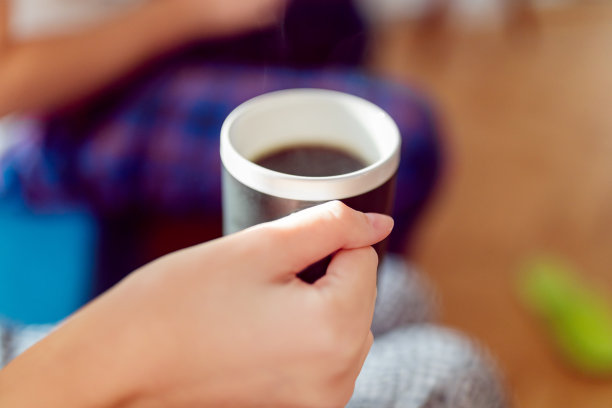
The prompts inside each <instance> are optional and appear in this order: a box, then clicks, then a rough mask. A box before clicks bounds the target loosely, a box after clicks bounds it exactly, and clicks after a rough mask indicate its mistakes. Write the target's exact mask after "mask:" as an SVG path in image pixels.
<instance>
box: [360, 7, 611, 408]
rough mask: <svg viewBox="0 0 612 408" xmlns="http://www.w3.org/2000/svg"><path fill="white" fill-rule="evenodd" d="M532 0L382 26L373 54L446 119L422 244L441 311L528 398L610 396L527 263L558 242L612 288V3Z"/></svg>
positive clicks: (597, 401)
mask: <svg viewBox="0 0 612 408" xmlns="http://www.w3.org/2000/svg"><path fill="white" fill-rule="evenodd" d="M522 6H525V8H522V9H521V10H516V12H515V13H514V14H512V15H506V16H507V17H508V18H507V19H506V20H505V21H503V22H501V21H497V22H496V23H495V24H493V25H490V26H488V27H483V26H482V25H480V26H478V27H477V26H476V25H472V24H471V23H470V24H467V25H466V24H464V22H465V21H460V22H458V23H459V24H457V21H455V24H453V25H448V24H441V23H439V22H438V21H437V20H436V22H435V23H425V24H422V25H421V24H414V23H410V22H407V21H397V22H396V23H395V24H391V25H388V26H386V27H379V29H378V30H377V37H376V38H377V40H376V41H375V43H374V44H375V46H374V47H373V48H372V54H371V59H370V63H371V66H372V68H373V69H374V70H375V71H376V72H379V73H381V74H383V75H388V76H391V77H394V78H399V79H400V80H403V81H408V82H410V83H413V84H416V85H417V86H418V87H419V88H421V89H423V90H425V91H426V92H427V93H428V94H429V95H430V97H431V98H432V99H433V100H434V101H435V103H436V106H437V108H438V112H439V114H440V116H441V118H442V120H443V127H444V132H443V134H444V141H445V151H446V154H447V155H448V163H447V166H448V167H447V169H446V170H447V171H446V172H445V177H444V181H443V183H442V185H441V186H440V187H439V189H438V190H437V193H436V195H435V199H434V200H433V203H432V204H431V206H430V207H429V208H428V209H427V210H426V215H425V216H424V217H423V218H422V219H421V221H420V224H419V227H418V232H417V234H416V238H415V239H414V241H413V242H414V247H413V248H412V251H413V254H414V257H415V258H416V260H417V262H418V264H419V265H420V266H421V267H422V268H423V270H424V271H425V272H426V274H427V275H428V276H429V277H431V279H433V281H434V282H435V286H436V288H437V289H438V290H439V292H440V302H441V305H442V308H441V309H442V316H443V321H444V322H445V323H447V324H449V325H451V326H453V327H458V328H461V329H462V330H464V331H466V332H468V333H470V334H471V335H473V336H475V337H476V338H477V339H479V340H480V341H482V342H484V343H485V344H486V345H487V346H488V347H489V348H490V350H491V351H492V353H493V354H494V355H495V357H496V358H497V359H498V361H499V364H500V366H501V368H502V371H503V373H504V375H505V377H506V380H507V382H508V386H509V388H510V391H511V393H512V396H513V398H514V401H515V403H516V406H520V407H530V408H532V407H533V408H535V407H607V406H610V405H611V404H612V382H610V381H609V380H608V381H606V380H602V379H593V378H591V377H589V376H588V375H583V374H581V373H580V372H579V371H577V370H575V369H574V368H573V367H572V366H571V365H568V364H567V362H566V360H564V359H563V358H562V357H561V356H560V354H558V353H557V352H556V348H555V347H554V345H553V341H552V339H551V338H550V337H549V336H548V332H547V331H546V329H545V328H544V327H545V326H543V325H542V324H541V321H540V320H538V319H537V318H535V317H534V315H532V314H531V313H529V312H528V311H527V309H526V308H525V307H523V306H524V305H523V304H522V302H521V301H520V300H519V297H518V296H517V294H518V291H517V277H518V274H519V273H520V270H521V267H522V265H523V264H524V263H525V262H526V261H527V260H528V259H530V258H531V257H533V256H539V255H542V254H545V255H549V254H550V255H554V256H557V257H560V258H561V259H564V260H565V261H566V262H569V263H571V264H572V265H573V267H574V268H575V269H576V271H577V273H579V274H580V276H582V277H583V278H584V279H585V280H587V281H588V282H590V284H591V285H594V286H596V287H598V288H600V289H601V290H602V291H603V292H604V293H605V294H606V296H607V298H608V299H610V298H612V269H611V268H612V251H611V248H612V206H611V203H612V179H611V177H612V168H610V165H611V164H610V163H612V161H611V160H610V156H611V155H612V139H611V135H612V120H611V119H610V118H611V116H610V114H609V112H608V110H609V107H610V106H612V91H611V90H612V75H611V74H610V73H611V72H612V57H611V56H612V4H611V3H610V2H606V1H598V2H595V1H573V2H570V1H564V2H558V4H553V3H549V4H539V5H537V7H532V6H530V5H529V4H527V3H523V4H522Z"/></svg>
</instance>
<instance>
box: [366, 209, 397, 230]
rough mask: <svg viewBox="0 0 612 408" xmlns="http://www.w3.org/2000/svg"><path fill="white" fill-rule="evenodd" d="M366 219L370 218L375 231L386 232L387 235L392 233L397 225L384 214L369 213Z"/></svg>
mask: <svg viewBox="0 0 612 408" xmlns="http://www.w3.org/2000/svg"><path fill="white" fill-rule="evenodd" d="M366 217H368V220H369V221H370V224H371V225H372V227H374V229H375V230H377V231H384V232H386V233H389V232H391V230H392V229H393V225H394V223H395V221H393V218H391V217H389V216H388V215H384V214H377V213H367V214H366Z"/></svg>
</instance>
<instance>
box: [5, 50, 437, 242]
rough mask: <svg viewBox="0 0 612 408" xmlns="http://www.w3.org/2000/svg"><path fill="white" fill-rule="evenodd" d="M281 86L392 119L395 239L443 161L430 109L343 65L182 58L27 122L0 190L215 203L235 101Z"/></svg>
mask: <svg viewBox="0 0 612 408" xmlns="http://www.w3.org/2000/svg"><path fill="white" fill-rule="evenodd" d="M287 88H324V89H332V90H338V91H343V92H347V93H351V94H354V95H357V96H361V97H363V98H365V99H367V100H370V101H372V102H373V103H375V104H377V105H379V106H380V107H382V108H383V109H384V110H386V111H387V112H388V113H389V114H390V115H391V116H392V117H393V118H394V119H395V121H396V122H397V124H398V126H399V128H400V131H401V134H402V138H403V142H402V161H401V164H400V168H399V172H398V185H397V198H396V203H395V214H394V215H395V218H396V229H395V232H394V234H395V235H396V237H395V238H392V239H391V246H392V248H391V249H392V250H401V249H402V246H403V245H404V238H405V237H406V236H407V233H408V230H409V228H410V226H411V224H412V222H413V220H414V218H415V217H416V216H417V214H418V212H419V210H420V208H421V207H422V206H423V204H424V203H425V201H426V199H427V197H428V196H429V194H430V192H431V190H432V188H433V186H434V183H435V181H436V179H437V176H438V172H439V168H440V150H439V146H438V135H437V133H436V126H435V123H434V119H433V117H432V113H431V111H430V109H429V107H428V105H427V104H426V102H425V101H424V98H423V97H421V96H419V95H418V94H417V93H415V92H414V91H413V90H411V89H409V88H408V87H406V86H403V85H401V84H398V83H393V82H388V81H385V80H380V79H376V78H372V77H370V76H367V75H365V74H363V73H361V72H359V71H349V70H346V69H344V70H311V71H306V70H294V69H288V68H268V67H255V66H235V65H233V66H232V65H212V64H210V63H204V62H191V63H188V64H182V65H179V66H175V67H173V68H172V69H169V70H164V71H163V72H161V73H158V74H157V75H155V76H153V77H151V78H149V80H147V81H145V82H142V83H139V84H138V85H137V86H132V87H131V88H130V89H129V91H125V92H119V95H120V98H115V99H114V100H113V103H107V104H106V105H99V104H98V105H88V106H87V107H86V108H84V109H83V108H81V109H79V110H78V111H76V110H75V111H73V112H66V113H64V114H62V115H58V116H56V117H54V118H49V119H47V120H38V121H33V122H32V124H31V125H30V126H26V127H24V129H26V131H25V132H23V134H22V135H19V139H20V141H19V143H18V144H17V145H16V146H14V147H13V148H12V149H11V150H10V152H9V153H8V154H7V155H5V156H4V157H3V158H2V159H0V175H1V176H0V196H2V195H3V194H4V195H6V194H13V195H15V194H16V195H19V196H21V197H22V198H23V199H24V200H25V201H26V202H27V203H28V204H29V205H31V206H35V207H49V206H51V207H57V206H60V207H61V206H62V205H65V204H67V203H75V202H78V203H83V202H84V203H85V204H87V205H88V206H90V207H91V208H93V209H94V210H95V211H96V212H97V213H98V214H102V215H103V214H109V213H119V212H121V211H124V210H126V209H128V208H129V209H134V208H146V209H147V210H148V211H154V212H160V213H164V214H180V215H185V214H187V215H188V214H192V213H198V212H200V213H201V212H206V213H207V214H213V215H215V214H219V215H220V212H221V177H220V169H221V163H220V157H219V134H220V129H221V125H222V123H223V120H224V119H225V117H226V116H227V115H228V114H229V113H230V112H231V111H232V110H233V109H234V108H235V107H236V106H238V105H239V104H240V103H242V102H244V101H246V100H248V99H250V98H252V97H254V96H257V95H260V94H262V93H266V92H271V91H276V90H280V89H287Z"/></svg>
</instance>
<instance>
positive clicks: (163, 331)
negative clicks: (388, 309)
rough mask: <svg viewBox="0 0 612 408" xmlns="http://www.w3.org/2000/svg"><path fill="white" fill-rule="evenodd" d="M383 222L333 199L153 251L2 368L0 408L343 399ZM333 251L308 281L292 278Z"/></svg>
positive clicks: (362, 339)
mask: <svg viewBox="0 0 612 408" xmlns="http://www.w3.org/2000/svg"><path fill="white" fill-rule="evenodd" d="M392 225H393V222H392V220H391V219H390V218H389V217H387V216H382V215H374V214H370V215H364V214H363V213H359V212H356V211H354V210H351V209H349V208H348V207H346V206H345V205H344V204H341V203H339V202H331V203H327V204H323V205H321V206H318V207H314V208H311V209H308V210H305V211H302V212H299V213H296V214H294V215H291V216H289V217H286V218H284V219H281V220H278V221H275V222H272V223H268V224H262V225H260V226H257V227H254V228H251V229H248V230H246V231H243V232H240V233H238V234H235V235H232V236H228V237H225V238H222V239H219V240H216V241H213V242H210V243H206V244H203V245H200V246H196V247H193V248H190V249H186V250H183V251H180V252H177V253H174V254H171V255H169V256H166V257H164V258H161V259H159V260H157V261H155V262H153V263H151V264H149V265H147V266H145V267H143V268H141V269H140V270H138V271H136V272H135V273H134V274H132V275H131V276H130V277H128V278H127V279H126V280H124V281H123V282H122V283H120V284H119V285H118V286H117V287H115V288H114V289H112V290H111V291H110V292H108V293H107V294H105V295H104V296H103V297H101V298H99V299H98V300H96V301H95V302H93V303H92V304H91V305H89V306H88V307H86V308H85V309H84V310H82V311H81V312H79V313H77V315H75V316H74V317H73V318H72V319H70V320H69V321H68V322H67V323H66V324H65V325H64V326H63V327H62V328H60V329H59V330H58V331H57V332H56V333H54V334H52V335H51V336H50V337H48V338H47V339H45V340H43V341H42V342H41V343H39V344H38V345H37V346H35V347H34V348H33V349H31V350H30V351H28V352H26V353H25V354H24V355H22V356H21V357H19V358H18V359H16V360H15V361H14V362H13V363H12V364H11V365H9V366H8V368H7V369H6V373H5V372H0V405H1V406H2V407H7V408H9V407H13V406H15V407H16V406H19V407H26V406H40V402H41V401H40V400H37V401H33V400H23V399H21V400H20V399H13V400H10V398H9V400H8V401H7V400H6V399H5V400H3V399H2V395H3V393H4V394H5V396H6V395H7V392H8V395H9V396H10V394H11V391H12V393H13V395H15V393H18V390H19V389H21V390H23V393H22V397H23V396H24V395H25V396H26V397H29V398H37V396H38V398H40V396H41V395H45V396H46V398H45V399H44V402H45V404H44V406H46V407H54V406H61V407H64V408H65V407H71V406H79V407H88V406H90V405H91V406H144V407H149V406H158V405H157V404H159V406H172V407H194V406H206V407H209V406H210V407H225V406H231V407H260V406H261V407H287V406H291V407H343V406H344V405H345V404H346V403H347V402H348V400H349V399H350V396H351V395H352V392H353V387H354V383H355V379H356V378H357V375H358V374H359V371H360V369H361V366H362V364H363V362H364V360H365V358H366V355H367V353H368V351H369V349H370V346H371V344H372V334H371V332H370V324H371V320H372V315H373V310H374V302H375V298H376V266H377V257H376V253H375V252H374V250H373V249H372V248H371V247H370V245H372V244H374V243H376V242H379V241H381V240H382V239H384V238H385V237H386V236H387V235H388V234H389V232H390V231H391V229H392ZM336 251H337V252H336ZM334 252H336V254H335V256H334V257H333V259H332V262H331V263H330V265H329V267H328V270H327V274H326V275H325V276H324V277H323V278H321V279H320V280H318V281H317V282H316V283H315V284H313V285H308V284H306V283H304V282H302V281H301V280H299V279H298V278H297V277H296V274H297V273H298V272H299V271H300V270H302V269H303V268H304V267H306V266H308V265H309V264H311V263H313V262H314V261H316V260H319V259H321V258H323V257H324V256H326V255H328V254H330V253H334ZM28 367H33V369H32V370H28ZM52 373H54V374H52ZM70 373H73V374H72V376H71V375H70ZM11 374H12V376H11ZM2 375H6V377H5V378H4V381H2V379H3V377H2ZM36 379H39V381H40V383H38V382H37V381H36ZM11 380H12V381H11ZM37 384H40V386H37ZM45 387H46V388H47V389H49V390H50V391H49V393H51V394H53V395H55V399H54V398H53V397H50V396H49V394H48V393H47V394H45V393H44V392H42V390H41V389H40V388H45ZM34 390H36V392H34ZM79 393H80V395H79ZM18 395H19V394H18ZM66 396H68V397H70V398H72V399H73V401H67V400H66V398H67V397H66ZM77 396H78V398H77ZM102 401H105V402H106V405H103V404H102ZM11 402H13V405H11ZM28 402H29V403H30V404H28ZM35 402H38V403H39V404H38V405H37V404H36V403H35ZM53 402H54V403H55V404H53ZM71 402H72V404H73V405H71Z"/></svg>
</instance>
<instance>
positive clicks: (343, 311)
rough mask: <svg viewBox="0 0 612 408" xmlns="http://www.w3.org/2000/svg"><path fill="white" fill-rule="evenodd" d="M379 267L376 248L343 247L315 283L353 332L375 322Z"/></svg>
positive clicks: (359, 330) (362, 331)
mask: <svg viewBox="0 0 612 408" xmlns="http://www.w3.org/2000/svg"><path fill="white" fill-rule="evenodd" d="M377 267H378V256H377V255H376V252H375V251H374V249H373V248H372V247H365V248H358V249H349V250H342V251H340V252H338V253H337V254H336V255H335V256H334V258H333V259H332V261H331V263H330V264H329V267H328V268H327V274H326V275H325V276H323V277H322V278H321V279H319V280H318V281H317V282H315V284H314V286H315V288H318V289H319V290H320V292H322V293H323V295H324V296H325V297H326V301H327V302H329V303H330V305H329V307H330V308H331V309H332V310H334V311H335V313H339V314H340V319H341V320H342V321H343V322H344V324H347V327H346V329H347V330H350V331H351V332H353V333H366V332H368V331H369V330H370V326H371V325H372V317H373V316H374V305H375V303H376V270H377Z"/></svg>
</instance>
